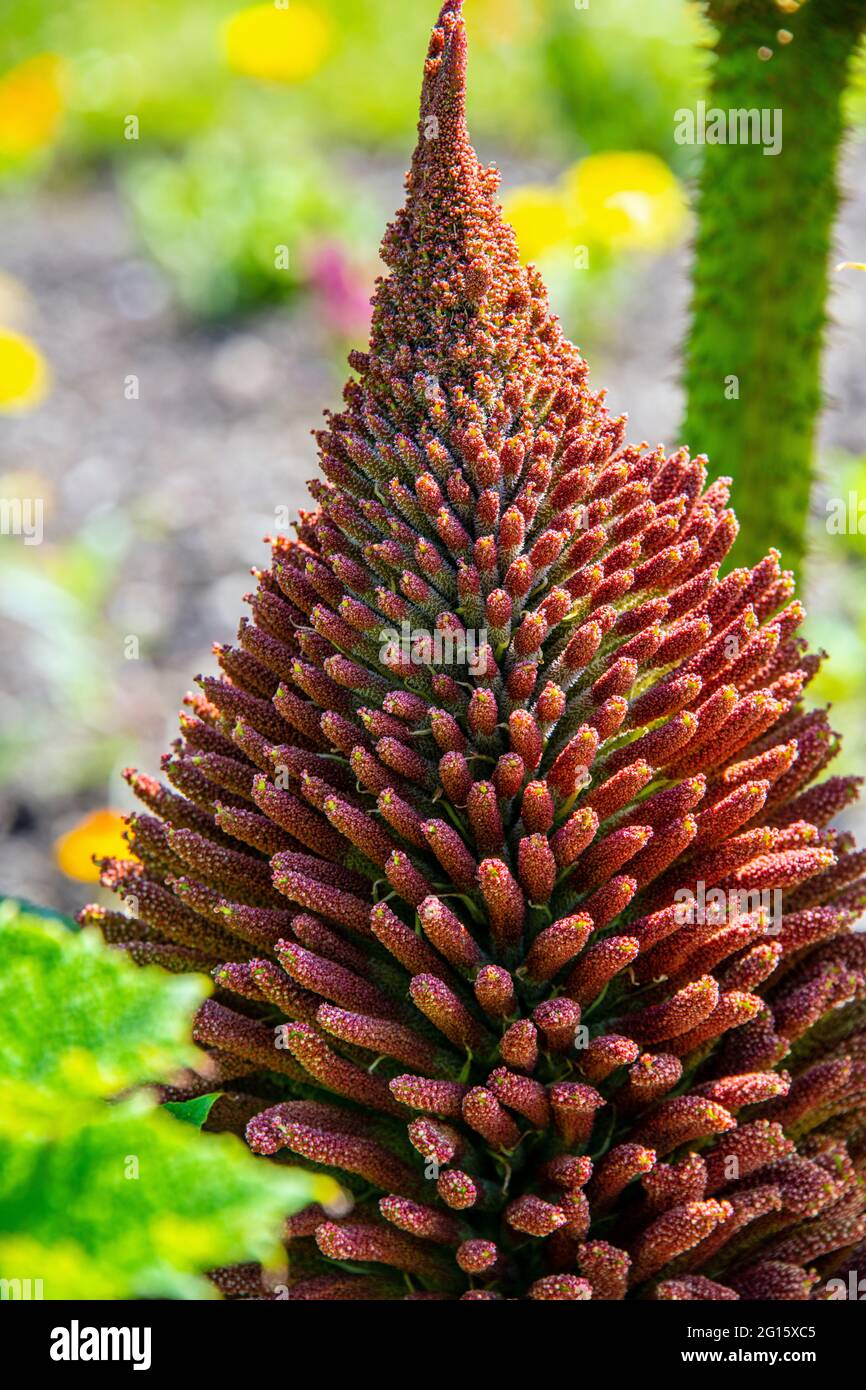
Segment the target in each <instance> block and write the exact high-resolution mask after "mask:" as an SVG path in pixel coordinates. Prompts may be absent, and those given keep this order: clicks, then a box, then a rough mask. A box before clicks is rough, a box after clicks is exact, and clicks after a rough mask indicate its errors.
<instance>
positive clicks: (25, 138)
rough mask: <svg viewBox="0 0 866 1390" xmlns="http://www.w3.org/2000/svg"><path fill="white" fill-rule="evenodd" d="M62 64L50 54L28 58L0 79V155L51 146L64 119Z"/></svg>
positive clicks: (17, 153) (22, 152)
mask: <svg viewBox="0 0 866 1390" xmlns="http://www.w3.org/2000/svg"><path fill="white" fill-rule="evenodd" d="M62 78H63V62H62V60H61V59H60V58H58V57H57V56H56V55H55V54H53V53H41V54H39V56H38V57H36V58H28V60H27V62H25V63H19V64H18V66H17V67H15V68H11V69H10V71H9V72H7V73H5V74H4V75H3V77H0V156H3V155H6V156H12V157H19V156H21V155H26V154H30V153H31V152H32V151H34V150H40V149H42V148H43V147H44V146H45V145H50V144H51V141H52V140H53V139H54V137H55V135H56V134H57V131H58V129H59V127H60V121H61V119H62V116H63V106H64V100H63V82H62Z"/></svg>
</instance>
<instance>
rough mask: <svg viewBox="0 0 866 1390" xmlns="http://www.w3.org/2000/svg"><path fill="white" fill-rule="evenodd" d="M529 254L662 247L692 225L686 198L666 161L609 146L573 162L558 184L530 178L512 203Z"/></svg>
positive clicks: (510, 211)
mask: <svg viewBox="0 0 866 1390" xmlns="http://www.w3.org/2000/svg"><path fill="white" fill-rule="evenodd" d="M505 213H506V217H507V218H508V220H509V221H510V222H511V223H512V225H513V226H514V229H515V231H516V232H517V240H518V244H519V246H520V254H521V257H522V258H523V260H524V261H535V260H537V259H538V258H539V257H541V256H544V255H545V254H546V253H548V252H553V251H565V250H573V249H574V248H575V247H576V246H578V245H587V246H594V247H600V248H601V249H603V250H605V251H614V250H617V251H629V250H640V251H663V250H665V249H667V248H668V247H669V246H674V245H676V243H677V242H678V241H679V239H680V237H681V236H682V234H683V231H684V229H685V225H686V217H687V210H686V201H685V197H684V195H683V192H682V189H681V187H680V184H679V182H678V180H677V178H676V175H675V174H673V173H672V172H671V170H670V169H669V168H668V166H667V164H665V162H664V160H662V159H659V158H658V157H657V156H656V155H654V154H646V153H644V152H642V151H639V150H638V151H627V150H626V151H620V150H614V151H605V152H603V153H600V154H591V155H588V156H587V157H586V158H585V159H581V160H579V161H578V163H576V164H573V165H572V166H571V167H570V168H569V169H567V170H566V172H565V174H564V175H563V176H562V178H561V179H560V180H559V182H558V183H556V184H550V185H546V184H526V185H524V186H523V187H522V188H518V189H516V190H515V191H514V192H513V193H512V195H511V197H510V198H509V199H508V200H507V202H506V205H505Z"/></svg>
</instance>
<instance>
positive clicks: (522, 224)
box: [505, 184, 569, 262]
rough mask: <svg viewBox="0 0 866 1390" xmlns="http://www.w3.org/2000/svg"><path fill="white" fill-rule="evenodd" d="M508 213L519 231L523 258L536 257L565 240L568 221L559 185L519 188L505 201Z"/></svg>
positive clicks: (507, 216) (526, 259)
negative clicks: (558, 189)
mask: <svg viewBox="0 0 866 1390" xmlns="http://www.w3.org/2000/svg"><path fill="white" fill-rule="evenodd" d="M505 216H506V218H507V220H508V221H509V222H510V223H511V225H512V227H513V228H514V230H515V232H516V233H517V244H518V246H519V247H520V256H521V259H522V260H523V261H524V262H528V261H536V260H538V258H539V256H543V255H544V253H545V251H550V250H553V249H555V248H556V247H558V246H561V245H562V244H563V243H564V242H566V240H567V238H568V235H569V221H568V215H567V213H566V210H565V207H564V205H563V202H562V198H561V197H560V195H559V193H557V191H556V189H553V188H546V187H545V186H544V185H543V184H525V185H524V186H523V187H522V188H516V189H515V190H514V192H513V193H512V194H511V196H510V198H509V199H508V201H507V202H506V205H505Z"/></svg>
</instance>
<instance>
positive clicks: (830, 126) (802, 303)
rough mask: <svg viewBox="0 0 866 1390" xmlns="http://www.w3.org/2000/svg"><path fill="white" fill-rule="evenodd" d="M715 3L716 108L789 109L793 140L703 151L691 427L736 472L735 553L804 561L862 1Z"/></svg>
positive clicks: (785, 116)
mask: <svg viewBox="0 0 866 1390" xmlns="http://www.w3.org/2000/svg"><path fill="white" fill-rule="evenodd" d="M705 6H706V10H707V13H708V15H709V17H710V19H711V20H712V21H713V22H714V23H715V25H716V27H717V33H718V39H717V43H716V48H715V65H714V69H713V79H712V84H711V88H710V92H709V94H708V96H707V99H706V109H707V112H708V114H709V113H710V111H711V110H712V109H720V110H721V111H723V112H725V113H727V112H729V111H737V110H745V111H749V110H753V109H757V110H759V111H768V112H769V113H770V116H769V118H768V119H770V120H771V119H772V113H773V112H774V111H779V112H781V128H782V145H781V150H780V151H779V153H778V154H775V155H772V154H765V153H764V148H763V146H762V145H761V144H749V143H744V144H739V143H735V144H709V143H708V144H707V145H706V147H705V149H704V161H703V169H702V173H701V180H700V195H699V201H698V228H699V230H698V235H697V243H696V255H695V268H694V289H693V299H692V323H691V333H690V338H689V342H688V345H687V351H686V364H685V385H686V392H687V410H686V419H685V424H684V429H683V437H684V438H685V439H686V440H688V441H689V443H690V444H691V445H692V446H693V447H694V448H696V449H697V448H699V449H701V451H703V452H706V453H707V454H708V455H709V457H710V460H711V464H712V467H713V471H714V472H715V473H724V474H730V475H731V477H732V478H733V479H734V482H735V490H734V498H733V500H734V505H735V507H736V509H737V514H738V516H739V519H740V523H741V528H742V529H741V532H740V540H739V543H738V547H737V550H736V551H735V558H737V559H739V560H740V561H741V562H743V563H755V561H757V560H759V559H760V558H761V557H762V556H763V555H764V554H765V553H766V551H767V548H768V541H769V539H770V538H772V540H773V542H774V543H778V545H779V548H780V549H781V550H782V551H783V555H784V559H785V561H786V563H787V564H789V565H792V566H794V567H796V566H797V565H798V564H799V563H800V561H801V559H802V556H803V549H804V533H805V526H806V519H807V513H808V508H809V498H810V492H811V484H812V465H813V450H814V439H815V426H816V421H817V417H818V413H819V410H820V408H821V403H822V392H821V352H822V347H823V340H824V332H825V327H826V323H827V309H826V301H827V290H828V257H829V254H830V249H831V240H832V233H833V223H834V219H835V216H836V212H837V209H838V206H839V186H838V174H837V166H838V156H839V147H840V142H841V138H842V133H843V117H842V99H843V95H844V92H845V87H846V84H847V81H848V75H849V68H850V64H851V59H852V57H853V55H854V52H855V50H856V47H857V43H858V40H859V39H860V36H861V35H862V33H863V29H864V26H866V0H804V3H803V4H802V6H801V7H800V9H799V10H798V11H797V12H796V13H794V14H788V13H785V12H784V10H783V9H782V8H780V6H779V5H778V4H776V3H775V0H705ZM780 30H782V31H787V32H788V33H789V34H790V35H792V38H791V39H790V41H788V42H780V41H779V38H778V33H779V31H780ZM767 49H770V50H772V57H770V58H769V59H767V60H764V61H762V58H761V56H760V55H759V50H764V51H766V50H767ZM776 119H777V120H778V119H779V118H778V117H777V118H776ZM770 130H772V126H768V133H769V131H770Z"/></svg>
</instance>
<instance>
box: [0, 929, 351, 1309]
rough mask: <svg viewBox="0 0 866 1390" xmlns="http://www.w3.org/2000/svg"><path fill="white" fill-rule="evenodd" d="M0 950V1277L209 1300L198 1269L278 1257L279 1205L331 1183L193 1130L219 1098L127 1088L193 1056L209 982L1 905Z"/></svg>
mask: <svg viewBox="0 0 866 1390" xmlns="http://www.w3.org/2000/svg"><path fill="white" fill-rule="evenodd" d="M0 955H2V959H3V971H2V975H0V1277H2V1278H4V1279H9V1280H22V1281H25V1280H28V1279H29V1280H31V1281H32V1280H36V1279H39V1280H41V1281H42V1289H41V1293H42V1296H43V1297H45V1298H49V1299H51V1298H54V1299H57V1298H97V1299H104V1298H154V1297H160V1298H164V1297H169V1298H208V1297H215V1296H216V1294H215V1290H214V1288H213V1286H212V1285H211V1284H210V1283H209V1282H208V1281H207V1280H205V1279H204V1278H203V1271H206V1270H208V1269H212V1268H214V1267H216V1266H219V1265H223V1264H235V1263H239V1262H244V1261H247V1260H254V1261H260V1262H263V1263H270V1262H273V1261H274V1260H277V1259H280V1258H284V1255H283V1253H282V1249H281V1246H280V1244H279V1234H280V1227H281V1224H282V1221H283V1219H284V1218H285V1216H286V1215H288V1214H290V1213H291V1212H292V1211H296V1210H297V1209H298V1208H299V1207H301V1206H304V1205H306V1203H308V1202H310V1201H314V1200H327V1199H328V1198H329V1197H330V1196H331V1195H332V1194H334V1193H335V1191H336V1186H335V1184H334V1183H333V1182H332V1181H331V1180H330V1179H328V1178H320V1177H315V1176H312V1175H310V1174H307V1173H304V1172H301V1171H300V1170H295V1169H292V1168H288V1167H284V1166H282V1165H277V1164H271V1163H267V1162H264V1161H262V1160H261V1159H256V1158H254V1157H253V1156H252V1155H251V1154H250V1152H249V1150H248V1149H247V1148H246V1146H245V1145H244V1144H243V1143H242V1142H241V1140H240V1139H238V1138H235V1137H234V1136H232V1135H228V1134H206V1133H201V1132H199V1130H200V1127H201V1125H202V1124H203V1123H204V1121H205V1120H206V1118H207V1115H208V1113H209V1112H210V1109H211V1106H212V1105H213V1103H214V1101H215V1100H216V1099H217V1094H211V1095H207V1096H202V1097H199V1098H198V1099H196V1100H192V1101H188V1102H183V1103H175V1102H172V1103H171V1104H169V1105H164V1106H163V1105H157V1103H156V1100H155V1096H154V1094H153V1092H152V1091H149V1090H147V1089H141V1088H142V1087H143V1086H144V1087H146V1086H147V1083H149V1082H152V1081H153V1080H154V1079H156V1078H157V1077H161V1078H165V1077H166V1076H170V1075H171V1074H172V1073H173V1072H175V1071H177V1069H178V1068H179V1067H182V1066H187V1065H189V1064H190V1063H194V1062H195V1061H196V1059H198V1060H200V1058H201V1054H200V1053H199V1052H198V1050H197V1049H196V1048H195V1047H194V1046H193V1044H192V1043H191V1041H190V1036H191V1033H190V1030H191V1016H192V1012H193V1010H194V1008H195V1006H196V1005H197V1004H198V1003H199V1001H200V1000H201V999H202V998H203V997H204V995H205V994H206V993H207V991H208V988H209V982H208V981H206V980H204V979H201V978H197V977H194V976H193V977H185V978H179V977H176V976H171V975H167V974H165V973H164V972H163V971H160V970H157V969H154V968H145V969H139V968H138V967H136V966H133V965H132V964H130V962H129V961H128V960H127V959H126V958H125V957H124V956H122V955H121V954H120V953H118V952H115V951H111V950H109V949H108V948H107V947H105V946H104V945H103V944H102V943H101V941H100V940H99V939H98V937H97V936H96V934H95V933H93V932H91V931H83V932H80V933H78V934H73V933H71V932H70V931H68V930H67V928H66V927H65V926H63V925H60V924H58V923H57V922H56V921H54V920H50V919H49V918H42V917H41V916H40V915H39V913H38V909H34V908H31V907H29V905H28V906H23V905H22V904H19V903H14V902H7V903H4V904H2V905H0ZM136 1088H137V1089H136ZM119 1092H123V1093H124V1095H121V1096H118V1093H119ZM112 1097H113V1099H112Z"/></svg>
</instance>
